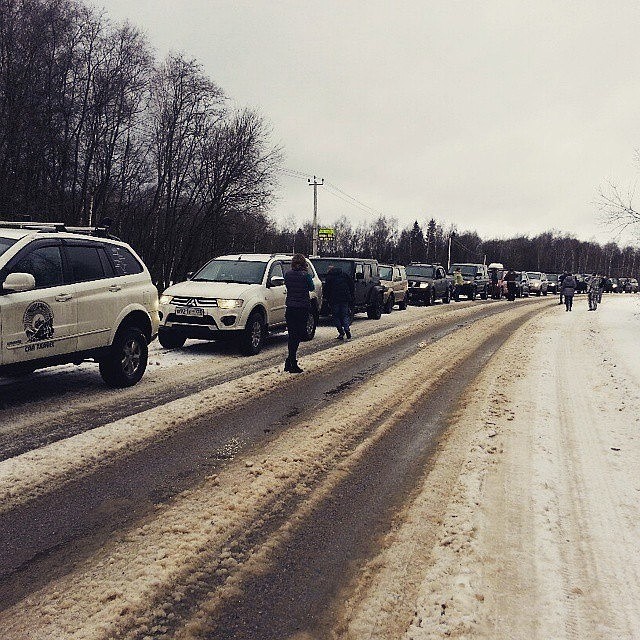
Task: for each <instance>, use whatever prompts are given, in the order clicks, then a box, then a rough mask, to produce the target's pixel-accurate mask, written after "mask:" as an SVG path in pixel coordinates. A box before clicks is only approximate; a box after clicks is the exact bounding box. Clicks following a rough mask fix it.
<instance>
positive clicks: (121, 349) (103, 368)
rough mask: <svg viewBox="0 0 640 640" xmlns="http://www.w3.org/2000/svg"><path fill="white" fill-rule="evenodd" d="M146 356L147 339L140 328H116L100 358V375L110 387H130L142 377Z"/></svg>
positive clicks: (147, 353)
mask: <svg viewBox="0 0 640 640" xmlns="http://www.w3.org/2000/svg"><path fill="white" fill-rule="evenodd" d="M148 357H149V348H148V346H147V339H146V338H145V337H144V334H143V333H142V331H140V329H138V328H136V327H127V328H126V329H122V330H118V332H117V333H116V337H115V338H114V339H113V344H112V345H111V346H110V347H109V351H108V353H107V355H106V356H104V357H103V358H102V359H101V360H100V375H101V376H102V379H103V380H104V381H105V382H106V383H107V385H109V386H110V387H132V386H133V385H134V384H136V382H138V381H139V380H140V378H142V376H143V374H144V372H145V370H146V368H147V360H148Z"/></svg>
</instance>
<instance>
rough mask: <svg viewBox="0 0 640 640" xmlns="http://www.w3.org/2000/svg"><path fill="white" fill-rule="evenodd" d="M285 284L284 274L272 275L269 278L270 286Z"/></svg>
mask: <svg viewBox="0 0 640 640" xmlns="http://www.w3.org/2000/svg"><path fill="white" fill-rule="evenodd" d="M282 285H284V278H283V277H282V276H272V277H271V278H269V286H270V287H281V286H282Z"/></svg>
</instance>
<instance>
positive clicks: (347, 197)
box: [280, 167, 383, 216]
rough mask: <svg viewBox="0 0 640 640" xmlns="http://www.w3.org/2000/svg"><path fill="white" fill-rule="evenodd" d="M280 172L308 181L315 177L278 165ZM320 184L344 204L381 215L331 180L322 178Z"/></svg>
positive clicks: (380, 212)
mask: <svg viewBox="0 0 640 640" xmlns="http://www.w3.org/2000/svg"><path fill="white" fill-rule="evenodd" d="M280 172H281V173H283V174H284V175H286V176H288V177H290V178H299V179H304V180H308V181H311V180H312V179H315V176H312V175H311V174H308V173H304V172H303V171H298V170H297V169H291V168H289V167H280ZM322 186H323V187H324V188H325V191H326V192H327V193H328V194H329V195H332V196H333V197H334V198H337V199H339V200H341V201H342V202H344V203H345V204H348V205H351V206H352V207H354V208H356V209H359V210H360V211H362V212H363V213H368V214H370V215H371V214H373V215H376V216H382V215H383V213H382V211H378V210H377V209H374V208H373V207H371V206H369V205H368V204H366V203H364V202H362V201H361V200H359V199H358V198H356V197H355V196H352V195H351V194H349V193H347V192H346V191H345V190H344V189H341V188H340V187H339V186H338V185H336V184H333V183H332V182H328V181H327V180H324V182H323V184H322Z"/></svg>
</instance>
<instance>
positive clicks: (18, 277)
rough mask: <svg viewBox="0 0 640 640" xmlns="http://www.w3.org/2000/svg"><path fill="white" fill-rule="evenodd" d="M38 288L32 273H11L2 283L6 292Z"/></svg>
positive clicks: (20, 291) (19, 291)
mask: <svg viewBox="0 0 640 640" xmlns="http://www.w3.org/2000/svg"><path fill="white" fill-rule="evenodd" d="M35 288H36V279H35V278H34V277H33V276H32V275H31V274H30V273H10V274H9V275H8V276H7V277H6V278H5V280H4V282H3V283H2V289H3V290H4V291H5V292H6V293H22V292H23V291H32V290H33V289H35Z"/></svg>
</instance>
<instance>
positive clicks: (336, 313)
mask: <svg viewBox="0 0 640 640" xmlns="http://www.w3.org/2000/svg"><path fill="white" fill-rule="evenodd" d="M323 294H324V296H325V297H326V299H327V303H328V304H329V307H330V309H331V313H332V314H333V322H334V324H335V325H336V329H337V330H338V335H337V339H338V340H344V337H345V336H347V340H350V339H351V326H350V325H351V305H353V303H354V300H355V287H354V284H353V280H352V279H351V278H350V277H349V276H348V275H347V274H346V273H344V271H342V269H341V268H340V267H334V266H331V267H329V270H328V272H327V279H326V282H325V284H324V288H323Z"/></svg>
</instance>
